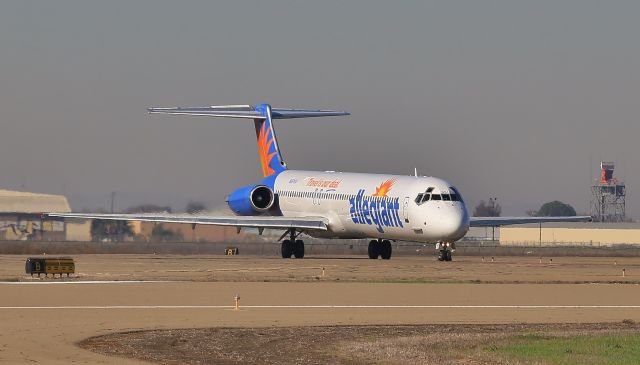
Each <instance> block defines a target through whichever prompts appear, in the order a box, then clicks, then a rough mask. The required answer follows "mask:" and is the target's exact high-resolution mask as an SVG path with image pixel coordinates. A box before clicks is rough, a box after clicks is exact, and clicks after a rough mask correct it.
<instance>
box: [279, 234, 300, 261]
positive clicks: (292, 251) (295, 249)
mask: <svg viewBox="0 0 640 365" xmlns="http://www.w3.org/2000/svg"><path fill="white" fill-rule="evenodd" d="M287 233H289V236H290V239H288V240H284V241H282V247H281V252H282V258H283V259H289V258H291V255H293V257H295V258H297V259H301V258H303V257H304V241H302V240H297V239H296V238H297V237H298V236H299V235H300V234H301V233H302V232H298V233H297V234H296V231H295V230H293V229H292V230H290V231H289V232H287ZM287 233H285V235H286V234H287Z"/></svg>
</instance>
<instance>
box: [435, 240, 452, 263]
mask: <svg viewBox="0 0 640 365" xmlns="http://www.w3.org/2000/svg"><path fill="white" fill-rule="evenodd" d="M455 249H456V245H455V244H454V243H449V242H438V243H436V250H438V251H440V253H439V254H438V261H451V260H452V258H451V254H452V253H453V251H454V250H455Z"/></svg>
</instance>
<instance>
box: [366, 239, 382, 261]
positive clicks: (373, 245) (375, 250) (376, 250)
mask: <svg viewBox="0 0 640 365" xmlns="http://www.w3.org/2000/svg"><path fill="white" fill-rule="evenodd" d="M367 252H368V254H369V258H370V259H372V260H377V259H378V256H380V245H379V244H378V241H375V240H372V241H369V249H368V250H367Z"/></svg>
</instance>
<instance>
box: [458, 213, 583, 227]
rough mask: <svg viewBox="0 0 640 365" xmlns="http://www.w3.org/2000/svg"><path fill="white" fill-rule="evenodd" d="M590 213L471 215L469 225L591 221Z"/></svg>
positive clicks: (495, 225)
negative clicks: (541, 215)
mask: <svg viewBox="0 0 640 365" xmlns="http://www.w3.org/2000/svg"><path fill="white" fill-rule="evenodd" d="M591 220H592V218H591V217H590V216H588V215H577V216H570V217H471V218H470V220H469V226H471V227H497V226H508V225H512V224H527V223H549V222H591Z"/></svg>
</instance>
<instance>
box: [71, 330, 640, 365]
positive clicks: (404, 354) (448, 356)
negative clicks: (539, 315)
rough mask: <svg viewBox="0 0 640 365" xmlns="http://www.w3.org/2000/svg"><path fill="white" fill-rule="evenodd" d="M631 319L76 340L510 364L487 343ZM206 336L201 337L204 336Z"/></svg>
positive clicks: (221, 352) (227, 360) (280, 356)
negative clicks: (594, 321)
mask: <svg viewBox="0 0 640 365" xmlns="http://www.w3.org/2000/svg"><path fill="white" fill-rule="evenodd" d="M639 330H640V325H638V324H635V323H632V322H624V323H606V324H546V325H540V324H537V325H536V324H508V325H414V326H332V327H271V328H206V329H184V330H153V331H134V332H125V333H117V334H110V335H106V336H98V337H92V338H89V339H87V340H84V341H82V342H81V343H80V346H81V347H83V348H86V349H89V350H92V351H96V352H99V353H102V354H106V355H111V356H119V357H133V358H138V359H141V360H147V361H152V362H155V363H160V364H178V363H180V364H269V365H280V364H283V365H284V364H318V365H320V364H348V365H356V364H358V365H359V364H363V365H364V364H415V365H436V364H438V365H447V364H451V365H453V364H477V365H500V364H505V365H507V364H514V363H516V362H517V361H515V360H514V359H513V358H508V357H502V356H499V354H496V353H495V351H491V349H492V348H493V347H495V346H496V345H499V344H501V343H504V342H506V341H509V340H510V339H511V338H513V336H514V335H524V336H527V335H528V336H531V334H536V335H537V336H545V337H546V336H572V335H585V334H617V335H624V334H635V333H638V331H639ZM203 339H206V341H203Z"/></svg>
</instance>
